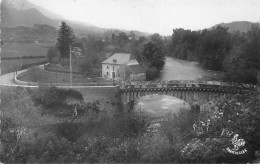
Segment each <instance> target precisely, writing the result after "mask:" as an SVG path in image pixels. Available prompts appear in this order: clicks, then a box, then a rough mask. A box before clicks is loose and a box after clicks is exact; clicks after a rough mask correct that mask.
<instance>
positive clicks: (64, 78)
mask: <svg viewBox="0 0 260 167" xmlns="http://www.w3.org/2000/svg"><path fill="white" fill-rule="evenodd" d="M33 73H34V74H32V73H30V72H28V73H27V74H25V75H24V76H22V77H19V78H18V79H19V80H22V81H27V82H39V83H52V84H56V83H60V84H61V85H62V84H63V85H66V84H67V85H68V84H69V83H70V75H69V74H64V73H56V72H48V71H45V70H43V71H41V72H39V74H36V73H35V72H33ZM35 75H36V78H37V79H36V78H35ZM38 76H41V77H38ZM72 78H73V79H72V82H73V83H74V85H88V84H93V83H94V84H97V85H112V80H106V79H104V78H87V77H85V76H80V75H72ZM115 83H116V81H115Z"/></svg>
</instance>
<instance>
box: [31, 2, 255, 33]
mask: <svg viewBox="0 0 260 167" xmlns="http://www.w3.org/2000/svg"><path fill="white" fill-rule="evenodd" d="M29 1H30V2H32V3H34V4H36V5H38V6H42V7H44V8H46V9H49V10H50V11H52V12H54V13H56V14H59V15H61V16H63V17H65V18H66V19H69V20H76V21H81V22H86V23H89V24H92V25H95V26H97V27H102V28H118V29H125V30H139V31H143V32H148V33H159V34H161V35H171V34H172V30H173V29H175V28H184V29H191V30H199V29H204V28H209V27H212V26H213V25H215V24H218V23H223V22H224V23H228V22H232V21H251V22H260V0H29Z"/></svg>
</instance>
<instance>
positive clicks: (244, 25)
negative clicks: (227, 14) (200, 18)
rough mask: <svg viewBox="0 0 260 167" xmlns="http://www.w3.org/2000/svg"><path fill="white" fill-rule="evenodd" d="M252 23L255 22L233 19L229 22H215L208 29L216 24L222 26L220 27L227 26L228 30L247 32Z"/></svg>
mask: <svg viewBox="0 0 260 167" xmlns="http://www.w3.org/2000/svg"><path fill="white" fill-rule="evenodd" d="M252 24H255V23H252V22H249V21H234V22H230V23H220V24H216V25H214V26H213V27H211V28H210V29H212V28H214V27H217V26H222V27H226V28H228V31H229V32H236V31H240V32H247V31H248V30H249V29H250V27H251V25H252ZM258 24H259V23H258Z"/></svg>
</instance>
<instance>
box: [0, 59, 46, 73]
mask: <svg viewBox="0 0 260 167" xmlns="http://www.w3.org/2000/svg"><path fill="white" fill-rule="evenodd" d="M43 61H46V58H33V59H23V60H22V59H9V60H2V61H1V70H2V71H1V72H2V74H5V73H9V72H12V71H15V70H16V69H17V70H19V69H20V68H21V67H22V66H28V65H31V64H34V63H38V62H43Z"/></svg>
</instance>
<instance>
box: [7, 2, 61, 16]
mask: <svg viewBox="0 0 260 167" xmlns="http://www.w3.org/2000/svg"><path fill="white" fill-rule="evenodd" d="M3 4H4V5H5V6H6V7H8V8H14V9H16V10H28V9H37V10H38V11H39V12H41V13H42V14H43V15H44V16H46V17H49V18H53V19H64V18H63V17H62V16H60V15H57V14H55V13H53V12H51V11H49V10H47V9H45V8H43V7H40V6H36V5H34V4H32V3H31V2H29V1H27V0H3Z"/></svg>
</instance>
